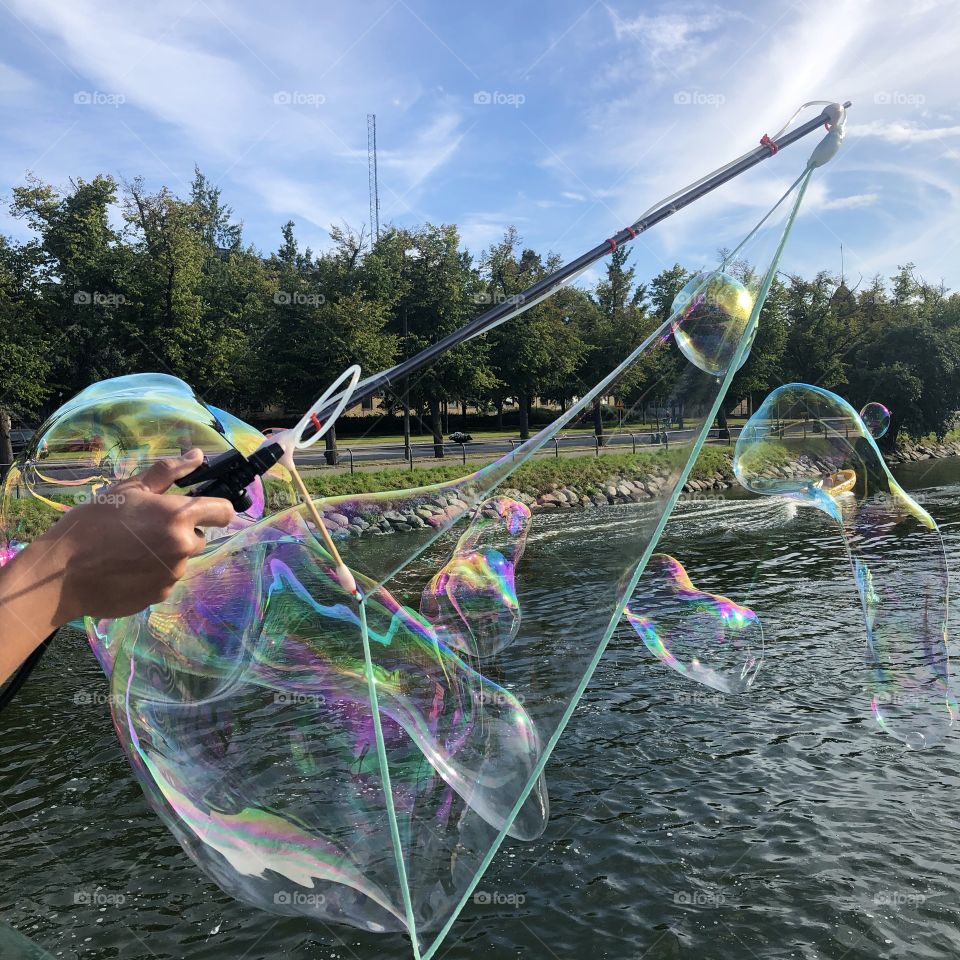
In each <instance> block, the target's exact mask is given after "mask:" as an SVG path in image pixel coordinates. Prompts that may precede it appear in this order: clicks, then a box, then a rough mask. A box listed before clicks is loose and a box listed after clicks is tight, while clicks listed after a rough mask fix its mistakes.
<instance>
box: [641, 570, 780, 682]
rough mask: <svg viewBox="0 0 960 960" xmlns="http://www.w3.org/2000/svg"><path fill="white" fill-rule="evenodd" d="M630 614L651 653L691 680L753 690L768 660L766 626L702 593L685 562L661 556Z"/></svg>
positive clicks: (646, 572) (748, 611)
mask: <svg viewBox="0 0 960 960" xmlns="http://www.w3.org/2000/svg"><path fill="white" fill-rule="evenodd" d="M625 616H626V618H627V621H628V622H629V624H630V625H631V626H632V627H633V629H634V630H636V632H637V634H638V635H639V637H640V639H641V640H643V642H644V644H645V645H646V647H647V649H648V650H649V651H650V652H651V653H652V654H653V655H654V656H655V657H656V658H657V659H658V660H660V661H661V662H662V663H664V664H666V665H667V666H668V667H670V669H671V670H676V672H677V673H679V674H681V675H682V676H685V677H687V678H688V679H690V680H696V681H697V682H698V683H702V684H704V685H705V686H708V687H712V688H713V689H714V690H720V691H722V692H724V693H740V692H742V691H744V690H746V689H748V688H749V687H750V686H751V684H752V683H753V681H754V679H755V678H756V675H757V671H758V670H759V669H760V664H761V663H762V662H763V628H762V627H761V625H760V618H759V617H758V616H757V615H756V614H755V613H754V612H753V611H752V610H751V609H749V608H748V607H742V606H740V604H737V603H734V602H733V601H732V600H728V599H727V598H726V597H721V596H714V595H713V594H711V593H704V592H703V591H701V590H698V589H697V588H696V587H695V586H694V585H693V583H692V582H691V580H690V577H689V576H688V575H687V571H686V570H684V568H683V565H682V564H681V563H680V561H679V560H676V559H674V558H673V557H670V556H667V555H666V554H664V553H655V554H654V555H653V556H652V557H651V558H650V560H649V561H648V562H647V566H646V569H645V570H644V572H643V576H642V577H641V578H640V582H639V583H638V584H637V589H636V590H635V591H634V594H633V596H632V597H631V598H630V602H629V603H628V604H627V608H626V611H625Z"/></svg>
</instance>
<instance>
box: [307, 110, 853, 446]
mask: <svg viewBox="0 0 960 960" xmlns="http://www.w3.org/2000/svg"><path fill="white" fill-rule="evenodd" d="M842 106H843V108H844V110H846V109H847V108H848V107H849V106H850V101H849V100H848V101H847V102H846V103H844V104H843V105H842ZM834 118H835V114H834V113H833V112H831V110H830V108H829V107H828V108H825V109H824V110H823V112H822V113H820V114H819V115H818V116H816V117H814V118H813V119H812V120H808V121H807V122H806V123H803V124H801V125H800V126H798V127H796V128H795V129H793V130H790V131H788V132H786V133H784V134H782V135H781V136H778V137H776V138H771V137H766V136H765V137H763V139H762V140H761V141H760V145H759V146H758V147H757V148H756V149H755V150H753V151H751V152H750V153H747V154H744V156H742V157H741V158H740V159H739V160H737V161H735V162H733V163H730V164H727V165H726V166H724V167H721V168H720V169H719V170H718V171H717V172H716V173H714V174H712V175H710V176H708V177H705V178H704V179H703V180H700V181H698V182H697V183H695V184H693V186H691V187H690V188H689V189H687V190H686V191H683V192H681V193H679V194H677V195H675V196H673V197H671V198H670V199H669V200H667V201H665V202H664V203H662V204H660V205H659V206H657V207H654V208H653V209H652V210H650V211H648V212H647V213H645V214H644V215H643V216H642V217H640V219H638V220H637V221H635V222H634V223H633V224H631V225H630V226H629V227H624V228H623V229H622V230H621V231H620V232H619V233H616V234H614V235H613V236H612V237H610V238H609V239H607V240H604V241H603V243H599V244H597V245H596V246H595V247H593V249H591V250H588V251H587V252H586V253H584V254H583V255H582V256H579V257H577V259H576V260H571V261H570V263H567V264H564V265H563V266H562V267H559V268H558V269H556V270H555V271H554V272H553V273H551V274H549V275H548V276H546V277H544V278H543V279H541V280H538V281H537V282H536V283H534V284H532V285H531V286H529V287H528V288H527V289H526V290H524V291H523V293H520V294H517V295H516V296H513V297H510V298H509V300H508V301H506V302H504V303H499V304H495V305H494V306H492V307H491V308H490V309H489V310H485V311H484V312H483V313H481V314H480V315H479V316H477V317H474V319H473V320H471V321H470V322H469V323H466V324H464V325H463V326H462V327H460V328H459V329H458V330H454V331H453V332H452V333H449V334H447V336H445V337H443V338H442V339H440V340H438V341H437V342H436V343H431V344H430V345H429V346H427V347H424V348H423V350H421V351H420V352H419V353H417V354H415V355H414V356H412V357H408V358H407V359H406V360H402V361H401V362H400V363H398V364H396V365H395V366H393V367H391V368H390V369H389V370H384V371H383V372H381V373H377V374H374V375H373V376H371V377H368V378H367V379H366V380H363V381H361V382H360V383H359V384H357V387H356V389H355V390H354V392H353V397H352V402H353V403H359V402H360V401H362V400H367V399H369V398H370V397H372V396H373V395H374V394H375V393H378V392H379V391H380V390H383V389H385V388H388V387H390V386H392V385H393V384H397V383H400V382H401V381H402V380H403V379H404V378H405V377H409V376H410V375H411V374H412V373H416V372H417V371H418V370H421V369H422V368H423V367H425V366H427V365H428V364H429V363H431V362H432V361H433V360H435V359H436V358H437V357H439V356H442V355H443V354H444V353H446V352H447V351H448V350H451V349H452V348H453V347H457V346H459V345H460V344H461V343H465V342H466V341H467V340H470V339H472V338H473V337H476V336H479V335H480V334H483V333H486V332H487V331H488V330H492V329H493V328H494V327H497V326H499V325H500V324H501V323H504V322H506V321H507V320H509V319H510V318H511V317H512V316H515V315H516V314H519V313H522V312H523V311H524V310H528V309H529V308H530V307H532V306H534V305H535V304H537V303H539V302H540V301H542V300H545V299H546V298H547V297H548V296H550V294H551V293H553V292H554V291H555V290H556V289H557V287H560V286H562V285H563V284H564V283H567V282H568V281H569V280H571V279H573V278H574V277H575V276H577V275H578V274H580V273H582V272H583V271H584V270H586V268H587V267H589V266H590V265H591V264H593V263H596V261H597V260H600V259H602V258H603V257H605V256H607V255H608V254H610V253H613V251H614V250H616V249H617V247H619V246H621V245H622V244H625V243H629V242H630V241H631V240H634V239H635V238H636V237H637V236H639V235H640V234H641V233H644V232H645V231H647V230H649V229H650V228H651V227H653V226H656V225H657V224H658V223H661V222H663V221H664V220H666V219H667V218H668V217H671V216H673V214H675V213H676V212H677V211H678V210H682V209H683V208H684V207H687V206H689V205H690V204H691V203H693V202H694V201H696V200H699V199H700V198H701V197H704V196H706V195H707V194H708V193H710V192H712V191H713V190H716V189H717V187H720V186H722V185H723V184H725V183H727V182H728V181H730V180H732V179H733V178H734V177H738V176H740V174H741V173H744V172H745V171H746V170H749V169H750V168H751V167H755V166H756V165H757V164H758V163H761V162H763V161H764V160H767V159H769V158H770V157H772V156H774V154H776V153H778V152H779V151H780V150H782V149H783V148H784V147H788V146H790V144H792V143H796V142H797V141H798V140H800V139H802V138H803V137H805V136H807V134H809V133H812V132H813V131H814V130H816V129H817V128H818V127H820V126H822V125H824V124H826V123H829V122H831V121H832V120H833V119H834ZM335 402H336V398H334V399H333V400H331V402H330V404H329V405H328V406H327V407H326V409H325V410H318V411H317V418H318V419H319V420H320V421H321V422H322V421H323V420H324V418H325V414H326V413H327V412H328V411H329V410H332V409H333V407H334V406H335ZM312 432H314V431H313V429H312V428H311V429H310V430H309V431H308V432H307V433H306V434H305V437H306V438H309V436H310V435H311V434H312Z"/></svg>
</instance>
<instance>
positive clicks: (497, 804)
mask: <svg viewBox="0 0 960 960" xmlns="http://www.w3.org/2000/svg"><path fill="white" fill-rule="evenodd" d="M353 506H354V507H360V506H362V504H358V503H357V502H356V501H354V503H353ZM518 506H519V505H518ZM343 509H347V508H346V507H343ZM524 509H525V508H524ZM501 510H502V511H504V512H505V513H508V514H509V508H508V507H506V506H504V505H503V504H501V503H496V504H493V505H492V506H491V507H490V512H491V513H492V514H494V515H496V516H497V518H498V520H499V519H500V517H501V514H500V512H499V511H501ZM522 513H523V511H521V514H520V515H521V516H522ZM481 516H482V513H481ZM482 539H483V538H482V537H478V542H482ZM501 556H502V555H501ZM452 562H453V563H454V564H456V563H457V558H456V557H455V558H454V560H453V561H452ZM505 563H508V561H505ZM498 576H500V577H502V578H504V579H506V580H508V581H512V577H513V575H512V572H511V571H509V570H506V569H504V567H503V566H500V567H499V569H498ZM358 584H359V586H360V588H361V590H362V591H363V593H364V595H365V599H364V618H363V620H364V629H366V631H367V633H368V636H369V638H370V640H371V641H372V643H373V644H374V645H375V646H376V647H377V649H378V651H379V659H378V664H377V668H376V675H375V682H376V691H377V697H378V700H379V710H380V716H381V724H382V730H383V737H384V740H385V742H386V747H387V750H388V751H389V754H390V780H391V786H392V800H393V804H394V808H395V815H396V817H397V819H398V821H399V827H400V835H401V836H402V837H403V840H404V846H405V848H406V849H408V850H409V852H410V857H411V863H410V865H409V867H408V870H409V873H410V875H411V878H412V882H411V886H412V889H413V890H414V891H415V894H414V899H413V903H412V908H413V911H414V915H415V917H416V919H417V921H418V923H419V924H420V925H422V926H425V927H426V926H430V925H431V923H435V922H436V919H437V916H438V911H439V912H440V913H441V914H442V913H443V912H444V911H446V910H449V909H450V907H451V906H452V903H451V897H452V896H454V895H455V888H454V887H453V886H452V885H453V881H454V879H455V876H456V874H455V871H454V870H453V867H454V864H455V862H456V851H457V846H458V844H459V842H460V832H461V830H462V829H463V826H464V822H465V821H466V822H469V820H470V818H471V817H473V816H476V817H479V818H480V819H481V820H483V821H485V822H486V823H487V824H489V825H490V826H492V827H494V828H496V829H499V828H501V827H503V826H506V825H508V826H509V832H510V834H511V835H512V836H514V837H517V838H521V839H530V838H533V837H535V836H538V835H539V834H540V833H542V831H543V829H544V827H545V826H546V816H547V803H546V797H545V794H544V792H543V790H542V789H541V790H537V791H535V792H534V794H533V795H532V796H531V798H530V799H528V800H527V802H526V803H525V804H524V806H523V808H522V810H521V811H520V814H519V816H517V817H516V818H515V819H512V822H510V823H509V824H508V818H509V817H510V815H511V807H512V805H513V802H514V798H515V797H516V796H517V795H518V794H519V792H520V787H521V786H522V785H523V784H524V783H525V782H526V780H527V778H528V777H529V776H530V775H531V772H532V771H533V768H534V766H535V764H536V762H537V761H538V759H539V757H540V740H539V737H538V734H537V730H536V728H535V726H534V724H533V722H532V721H531V719H530V717H529V716H528V714H527V713H526V711H525V710H524V709H523V706H522V705H521V704H520V702H519V701H518V700H517V699H516V698H515V697H514V696H512V695H511V694H510V693H509V691H507V690H506V689H504V688H503V687H501V686H500V685H498V684H497V683H495V682H494V681H492V680H490V679H488V678H487V677H485V676H483V675H482V674H481V673H478V672H477V671H476V670H475V669H474V668H472V667H471V666H470V665H469V664H468V663H467V662H466V661H465V660H464V659H462V658H461V657H460V655H459V654H458V652H457V651H454V650H452V649H451V648H450V647H448V646H447V645H446V644H445V643H444V642H443V640H442V639H441V637H440V636H439V635H438V632H437V631H436V630H435V629H434V628H433V626H432V625H431V624H430V622H429V621H428V620H427V619H426V618H425V617H424V616H422V615H421V614H420V613H418V612H417V611H415V610H412V609H410V608H409V607H405V606H403V605H402V604H400V603H399V602H398V601H397V600H396V599H395V598H394V597H393V596H392V595H391V594H390V593H389V592H388V591H386V590H385V589H383V588H377V587H376V585H375V584H374V583H373V582H372V581H370V580H369V579H368V578H363V577H358ZM480 589H481V592H483V600H482V603H480V604H478V605H476V609H479V610H481V611H482V614H481V615H480V618H481V620H482V619H483V616H487V615H489V616H492V617H494V618H495V619H496V613H495V611H494V610H493V607H494V606H495V605H496V604H497V602H501V603H504V604H506V605H508V606H512V608H514V609H515V598H514V599H513V601H512V604H511V601H510V599H509V598H507V597H501V599H500V600H499V601H498V600H497V599H496V598H495V597H494V596H493V594H492V593H491V592H489V591H486V590H484V589H483V585H482V584H481V586H480ZM459 596H460V599H461V601H462V603H463V604H464V605H466V606H468V607H469V606H470V602H469V598H468V597H467V596H466V593H465V591H464V590H461V591H460V594H459ZM470 620H471V614H469V613H466V614H464V621H463V622H464V623H466V624H469V622H470ZM107 631H108V633H110V634H111V636H110V638H109V639H110V644H109V645H110V646H111V648H112V649H114V650H118V651H119V652H118V654H117V655H116V658H115V661H114V664H113V675H112V688H113V693H114V698H115V702H116V703H117V704H118V707H117V710H116V721H117V727H118V730H119V731H120V733H121V736H122V739H123V743H124V747H125V749H126V750H127V752H128V755H129V756H130V759H131V761H132V763H133V765H134V768H135V769H136V770H137V772H138V775H139V777H140V780H141V783H142V784H143V785H144V787H145V789H146V791H147V796H148V797H149V799H150V801H151V803H152V804H153V805H154V807H155V808H156V809H157V811H158V812H159V813H160V814H161V816H163V817H164V819H165V820H166V821H167V824H168V826H170V828H171V830H173V832H174V834H175V835H176V836H177V837H178V839H179V840H180V842H181V843H182V844H183V846H184V848H185V849H186V850H187V851H188V852H189V853H190V855H191V856H192V857H193V858H194V859H195V860H196V861H197V862H198V863H199V864H200V865H201V866H202V867H203V868H204V869H205V870H206V871H207V872H208V873H209V874H210V875H211V876H213V877H215V878H216V880H217V882H218V883H219V884H220V886H221V887H223V889H225V890H227V891H228V892H230V893H232V894H233V895H234V896H236V897H238V898H239V899H241V900H245V901H246V902H249V903H253V904H255V905H256V906H259V907H261V908H263V909H267V910H273V911H275V912H280V913H307V914H309V915H312V916H316V917H318V918H321V919H323V920H327V921H333V922H342V923H343V922H345V923H350V924H352V925H356V926H363V927H366V928H367V929H371V930H387V929H393V930H402V929H405V928H406V927H405V924H406V918H405V915H404V903H403V899H402V896H401V893H400V890H399V889H398V887H397V885H396V883H395V876H396V867H395V864H394V860H393V854H392V852H391V849H390V846H389V843H385V840H386V838H387V837H388V836H389V823H388V813H387V810H386V807H385V795H384V792H383V790H382V789H381V780H382V777H383V771H382V769H381V767H380V763H379V760H378V757H377V750H376V746H375V742H374V729H373V725H372V723H371V714H370V702H369V692H368V687H367V670H366V666H365V663H364V656H363V648H362V645H361V618H360V616H359V613H358V610H357V609H356V606H355V604H354V603H353V601H352V598H351V597H350V596H349V595H348V594H347V593H345V592H344V591H343V590H342V588H341V587H340V586H339V584H338V582H337V579H336V576H335V571H334V567H333V564H332V562H331V559H330V557H329V556H328V555H327V554H326V552H325V551H324V550H323V548H322V546H321V545H320V544H319V543H318V541H317V539H316V537H315V535H314V533H313V532H312V531H311V530H310V529H309V528H308V527H307V526H306V524H305V522H304V521H303V519H302V518H301V516H300V514H299V512H298V511H296V510H293V511H288V512H287V513H283V514H279V515H277V516H276V517H274V518H272V519H271V520H267V521H263V522H262V523H261V524H259V525H258V526H256V527H253V528H250V529H249V530H246V531H243V532H241V533H238V534H237V535H236V536H234V537H232V538H231V539H230V540H228V541H226V542H224V543H223V544H222V545H221V546H219V547H217V548H215V549H211V550H210V552H208V553H207V554H206V555H205V556H204V557H203V558H202V559H201V560H199V561H197V562H196V563H195V564H194V565H193V567H192V569H191V572H190V575H189V577H188V578H187V579H185V580H183V581H181V582H180V583H179V584H178V585H177V587H176V589H175V591H174V593H173V595H172V596H171V597H170V599H169V600H168V601H167V602H165V603H163V604H159V605H156V606H154V607H152V608H151V609H150V610H149V611H146V612H144V613H143V614H141V615H139V616H137V617H133V618H127V619H125V620H120V621H114V623H113V624H112V625H110V626H108V627H107ZM93 639H94V642H98V641H97V634H96V633H94V634H93Z"/></svg>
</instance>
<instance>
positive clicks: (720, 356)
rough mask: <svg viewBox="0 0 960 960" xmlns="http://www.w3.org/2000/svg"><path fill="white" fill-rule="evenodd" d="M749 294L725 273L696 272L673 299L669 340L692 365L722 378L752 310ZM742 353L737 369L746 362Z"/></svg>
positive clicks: (751, 297)
mask: <svg viewBox="0 0 960 960" xmlns="http://www.w3.org/2000/svg"><path fill="white" fill-rule="evenodd" d="M753 300H754V298H753V294H752V293H751V292H750V291H749V290H748V289H747V288H746V286H744V284H742V283H741V282H740V281H739V280H737V279H736V278H735V277H731V276H730V274H728V273H723V272H721V271H714V272H713V273H698V274H696V276H694V277H692V278H691V279H690V280H688V281H687V283H686V284H685V285H684V287H683V288H682V289H681V290H680V292H679V293H678V294H677V295H676V297H674V299H673V305H672V306H671V308H670V310H671V314H672V315H673V318H674V319H673V322H672V328H673V337H674V340H676V343H677V346H678V347H679V348H680V350H681V351H682V352H683V355H684V356H685V357H686V358H687V359H688V360H689V361H690V362H691V363H692V364H694V365H695V366H697V367H699V368H700V369H701V370H703V371H705V372H706V373H709V374H712V375H713V376H715V377H722V376H723V375H724V374H725V373H726V372H727V367H729V365H730V361H731V360H732V359H733V355H734V353H735V352H736V350H737V347H738V346H739V344H740V338H741V337H742V335H743V332H744V330H746V328H747V324H748V323H749V322H750V314H751V312H752V311H753ZM748 355H749V354H748V353H744V356H743V360H742V361H741V362H740V366H743V364H744V363H745V362H746V359H747V356H748Z"/></svg>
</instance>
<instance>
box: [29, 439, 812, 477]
mask: <svg viewBox="0 0 960 960" xmlns="http://www.w3.org/2000/svg"><path fill="white" fill-rule="evenodd" d="M810 430H811V428H810V426H809V425H806V424H803V423H795V424H789V425H786V426H785V427H784V431H783V435H784V436H786V437H799V436H803V435H804V434H805V433H809V432H810ZM730 432H731V440H730V441H729V442H730V443H732V442H734V441H735V440H736V438H737V437H738V436H739V432H740V428H739V427H734V428H732V429H731V431H730ZM692 434H693V430H692V429H690V428H686V429H683V430H669V431H668V432H667V443H668V444H669V443H671V442H673V443H677V442H681V441H683V440H689V439H690V437H691V436H692ZM708 442H711V443H719V444H726V443H727V442H728V441H726V440H722V439H720V437H719V431H717V430H711V431H710V436H709V440H708ZM519 446H520V441H519V440H516V439H514V440H510V439H495V440H491V439H483V440H475V441H471V442H469V443H465V444H459V443H450V442H449V441H448V442H447V443H445V444H444V452H445V455H446V459H447V460H448V461H449V462H457V461H458V460H459V461H461V462H463V463H467V462H489V461H491V460H493V459H495V458H496V457H499V456H503V455H504V454H507V453H510V452H511V451H512V450H515V449H517V448H518V447H519ZM660 446H661V443H658V442H657V439H656V434H654V433H651V431H650V430H649V429H647V430H643V431H640V430H634V431H632V432H630V431H614V432H610V433H607V434H606V435H605V436H604V442H603V445H602V446H601V447H599V448H598V446H597V442H596V438H595V437H594V435H593V434H590V433H586V432H577V433H571V434H568V435H561V436H559V437H557V438H556V440H555V441H554V440H550V441H549V442H548V443H546V444H545V445H544V446H543V447H542V448H541V449H540V450H539V451H538V453H537V455H538V456H539V457H549V456H555V457H560V456H584V455H586V454H590V453H598V452H605V453H631V452H638V453H639V452H643V451H650V450H656V449H658V447H660ZM338 449H339V454H340V464H339V466H337V467H335V468H330V467H328V466H327V463H326V458H325V456H324V452H323V450H322V449H320V450H310V451H304V453H303V454H302V455H301V456H299V457H298V458H297V461H298V463H300V464H301V466H303V467H305V468H307V469H308V470H310V471H314V470H328V469H334V470H336V471H338V472H343V471H348V470H371V469H382V468H389V467H400V466H407V465H410V466H413V467H427V466H430V465H431V464H435V463H436V462H437V461H436V458H435V457H434V449H433V444H432V443H429V442H422V441H421V442H417V443H414V444H411V451H412V455H413V457H412V463H411V462H410V461H408V460H407V458H406V455H405V451H404V447H403V444H402V443H397V442H396V441H385V442H383V443H365V444H361V445H358V446H355V447H351V445H350V443H349V441H343V442H341V443H340V444H339V445H338ZM89 464H90V461H89V460H86V461H83V460H58V461H55V462H48V463H47V464H45V465H44V473H45V474H46V475H47V476H48V477H50V478H51V480H53V481H54V482H53V483H52V484H49V485H43V487H46V488H47V489H49V490H51V491H55V492H58V493H62V492H64V487H62V486H59V484H62V483H63V482H65V481H74V482H76V481H78V480H82V479H86V478H87V477H89V476H91V471H90V467H89ZM43 487H41V489H43Z"/></svg>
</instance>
